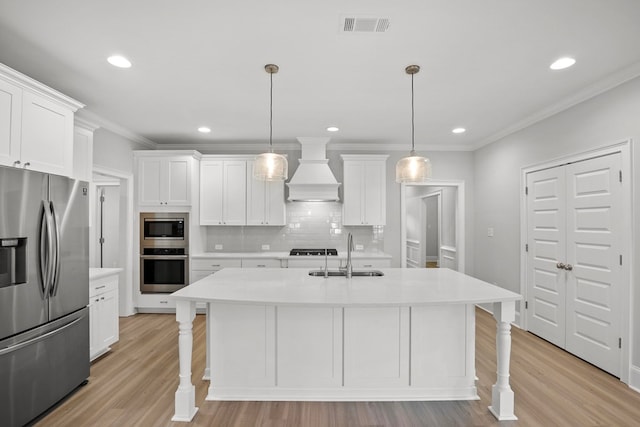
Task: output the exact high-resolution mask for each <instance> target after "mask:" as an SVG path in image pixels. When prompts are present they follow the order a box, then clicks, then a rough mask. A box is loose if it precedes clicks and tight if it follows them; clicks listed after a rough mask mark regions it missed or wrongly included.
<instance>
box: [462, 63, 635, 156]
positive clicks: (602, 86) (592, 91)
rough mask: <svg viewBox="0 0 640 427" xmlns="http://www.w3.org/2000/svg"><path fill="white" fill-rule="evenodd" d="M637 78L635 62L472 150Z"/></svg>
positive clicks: (488, 138) (493, 136)
mask: <svg viewBox="0 0 640 427" xmlns="http://www.w3.org/2000/svg"><path fill="white" fill-rule="evenodd" d="M638 76H640V62H636V63H634V64H632V65H630V66H628V67H626V68H623V69H621V70H619V71H617V72H615V73H612V74H609V75H608V76H607V77H605V78H603V79H601V80H598V81H597V82H596V83H594V84H592V85H590V86H587V87H586V88H583V89H581V90H579V91H578V92H575V93H574V94H573V95H570V96H568V97H566V98H565V99H563V100H562V101H560V102H558V103H556V104H554V105H551V106H549V107H547V108H544V109H542V110H540V111H538V112H537V113H534V114H532V115H530V116H529V117H527V118H525V119H523V120H520V121H519V122H516V123H514V124H512V125H511V126H508V127H506V128H504V129H503V130H501V131H499V132H496V133H494V134H493V135H490V136H488V137H487V138H484V139H481V140H480V141H478V142H477V143H475V144H474V145H473V148H472V149H473V150H477V149H479V148H482V147H484V146H485V145H489V144H491V143H493V142H496V141H499V140H501V139H502V138H504V137H506V136H509V135H511V134H513V133H515V132H518V131H520V130H522V129H525V128H527V127H529V126H531V125H534V124H535V123H538V122H540V121H542V120H544V119H547V118H549V117H551V116H553V115H555V114H558V113H560V112H562V111H564V110H568V109H569V108H571V107H573V106H575V105H577V104H580V103H582V102H584V101H587V100H589V99H591V98H594V97H596V96H598V95H600V94H602V93H604V92H607V91H609V90H611V89H613V88H615V87H616V86H620V85H621V84H623V83H626V82H628V81H629V80H633V79H634V78H636V77H638Z"/></svg>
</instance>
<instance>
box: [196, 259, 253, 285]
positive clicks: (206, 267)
mask: <svg viewBox="0 0 640 427" xmlns="http://www.w3.org/2000/svg"><path fill="white" fill-rule="evenodd" d="M241 266H242V261H241V260H240V258H197V259H192V260H191V283H193V282H197V281H198V280H200V279H204V278H205V277H207V276H209V275H211V274H213V273H215V272H216V271H220V270H222V269H223V268H240V267H241Z"/></svg>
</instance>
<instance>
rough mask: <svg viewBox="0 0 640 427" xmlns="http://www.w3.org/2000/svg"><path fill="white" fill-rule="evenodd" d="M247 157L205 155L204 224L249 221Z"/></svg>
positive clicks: (202, 175) (202, 180) (202, 171)
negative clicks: (241, 158)
mask: <svg viewBox="0 0 640 427" xmlns="http://www.w3.org/2000/svg"><path fill="white" fill-rule="evenodd" d="M246 166H247V165H246V161H245V160H231V159H229V160H224V159H203V160H202V162H201V163H200V225H245V224H246V221H247V218H246V194H247V189H246V182H247V172H246Z"/></svg>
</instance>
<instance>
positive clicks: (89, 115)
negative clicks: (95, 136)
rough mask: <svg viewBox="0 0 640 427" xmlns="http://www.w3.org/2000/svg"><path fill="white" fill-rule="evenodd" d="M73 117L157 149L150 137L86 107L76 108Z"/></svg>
mask: <svg viewBox="0 0 640 427" xmlns="http://www.w3.org/2000/svg"><path fill="white" fill-rule="evenodd" d="M75 119H76V121H78V120H80V121H84V122H88V123H94V124H95V126H96V128H98V127H101V128H103V129H106V130H108V131H111V132H113V133H115V134H117V135H120V136H121V137H123V138H126V139H128V140H130V141H133V142H137V143H139V144H142V145H144V146H145V147H149V148H151V149H153V150H156V149H158V144H157V143H155V142H153V141H151V140H150V139H147V138H145V137H143V136H140V135H138V134H136V133H133V132H131V131H130V130H129V129H126V128H124V127H122V126H120V125H118V124H116V123H113V122H110V121H109V120H106V119H103V118H102V117H100V116H98V115H97V114H95V113H93V112H91V111H89V110H86V109H83V110H78V111H77V112H76V117H75Z"/></svg>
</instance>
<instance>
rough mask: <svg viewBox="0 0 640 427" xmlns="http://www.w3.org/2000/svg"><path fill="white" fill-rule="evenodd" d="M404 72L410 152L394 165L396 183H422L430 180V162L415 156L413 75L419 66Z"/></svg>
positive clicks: (410, 66) (413, 66)
mask: <svg viewBox="0 0 640 427" xmlns="http://www.w3.org/2000/svg"><path fill="white" fill-rule="evenodd" d="M405 71H406V73H407V74H411V152H410V153H409V156H408V157H404V158H402V159H400V160H399V161H398V163H396V182H424V181H426V180H428V179H430V178H431V161H430V160H429V159H427V158H426V157H422V156H418V155H417V154H416V150H415V121H414V108H413V75H414V74H416V73H418V71H420V66H418V65H409V66H408V67H407V68H405Z"/></svg>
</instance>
